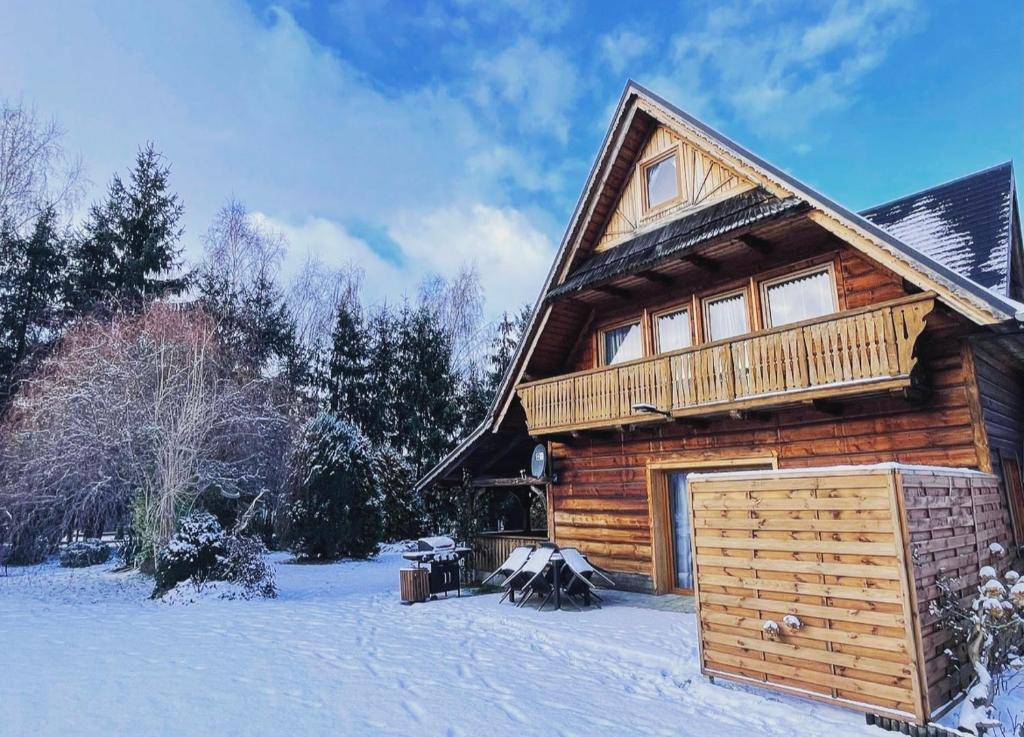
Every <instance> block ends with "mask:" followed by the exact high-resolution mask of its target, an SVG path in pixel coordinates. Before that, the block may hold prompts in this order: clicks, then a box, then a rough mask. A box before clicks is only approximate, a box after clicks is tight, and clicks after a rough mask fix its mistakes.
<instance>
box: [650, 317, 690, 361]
mask: <svg viewBox="0 0 1024 737" xmlns="http://www.w3.org/2000/svg"><path fill="white" fill-rule="evenodd" d="M689 347H690V313H689V312H688V311H687V310H680V311H679V312H673V313H671V314H668V315H660V316H659V317H658V350H659V351H660V352H662V353H667V352H669V351H677V350H679V349H680V348H689Z"/></svg>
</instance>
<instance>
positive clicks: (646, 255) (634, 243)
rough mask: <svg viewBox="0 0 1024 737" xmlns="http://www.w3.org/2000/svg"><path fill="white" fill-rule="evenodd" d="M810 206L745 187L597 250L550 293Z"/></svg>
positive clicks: (590, 282)
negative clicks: (695, 210)
mask: <svg viewBox="0 0 1024 737" xmlns="http://www.w3.org/2000/svg"><path fill="white" fill-rule="evenodd" d="M806 207H807V203H805V202H803V201H802V200H800V199H799V198H796V197H787V198H786V199H779V198H778V197H775V196H774V195H772V194H771V193H770V192H768V191H766V190H764V189H762V188H761V187H757V188H755V189H752V190H748V191H746V192H742V193H740V194H738V195H735V196H733V197H730V198H729V199H726V200H722V201H721V202H717V203H715V204H714V205H710V206H708V207H705V208H703V209H701V210H698V211H697V212H695V213H693V214H692V215H686V216H684V217H681V218H679V219H678V220H673V221H671V222H669V223H666V224H665V225H663V226H661V227H660V228H656V229H654V230H651V231H648V232H646V233H642V234H641V235H638V236H636V237H635V238H631V239H630V240H628V241H626V242H625V243H620V244H619V245H617V246H615V248H609V249H608V250H607V251H600V252H598V253H596V254H594V255H593V256H592V257H591V258H590V259H588V260H587V261H586V262H584V263H583V264H582V265H581V266H580V267H579V268H578V269H576V271H574V272H573V273H572V274H570V275H569V278H568V279H566V280H565V281H564V282H563V283H561V284H559V285H558V286H556V287H554V288H553V289H551V290H550V291H549V292H548V295H547V296H548V298H549V299H550V298H553V297H558V296H561V295H565V294H571V293H573V292H578V291H580V290H581V289H584V288H586V287H589V286H592V285H594V284H598V283H600V282H604V281H607V280H609V279H612V278H613V277H616V276H621V275H623V274H631V273H636V272H637V271H643V270H644V269H648V268H650V267H651V266H653V265H654V264H656V263H658V262H659V261H662V260H663V259H665V258H667V257H669V256H672V255H675V254H678V253H679V252H680V251H683V250H685V249H687V248H690V247H692V246H694V245H696V244H698V243H702V242H704V241H707V240H710V239H711V238H714V237H716V236H719V235H722V234H724V233H728V232H730V231H733V230H736V229H737V228H742V227H744V226H746V225H750V224H752V223H756V222H761V221H764V220H768V219H770V218H774V217H778V216H780V215H783V214H786V213H790V212H796V211H797V210H800V209H802V208H806Z"/></svg>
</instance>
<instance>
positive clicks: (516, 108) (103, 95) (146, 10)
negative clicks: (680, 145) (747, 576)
mask: <svg viewBox="0 0 1024 737" xmlns="http://www.w3.org/2000/svg"><path fill="white" fill-rule="evenodd" d="M640 5H642V9H641V10H627V9H626V8H627V7H628V6H627V5H626V4H624V3H621V2H596V1H594V2H569V3H564V4H558V3H553V2H542V1H538V0H489V1H487V2H469V1H468V0H443V1H442V0H435V1H434V2H425V3H413V2H409V1H408V0H401V1H398V0H338V1H337V2H323V3H318V2H312V1H310V2H303V1H301V0H291V1H289V2H283V3H280V2H279V3H271V2H263V0H251V1H250V2H245V1H244V0H223V1H221V2H216V3H215V2H203V1H200V0H195V1H193V2H189V1H187V0H185V1H182V2H173V3H155V2H154V3H144V2H119V1H116V0H111V1H108V2H102V3H101V2H97V3H92V4H90V3H87V2H84V1H79V0H68V2H56V1H52V2H32V1H29V2H19V1H18V0H14V2H11V1H10V0H8V2H7V3H5V4H4V8H3V11H2V21H3V22H2V24H0V96H2V97H6V98H13V99H22V100H25V101H26V102H29V103H31V104H33V105H35V107H36V108H37V110H38V111H39V112H40V113H42V114H44V115H47V116H49V115H53V116H55V117H56V118H57V119H58V120H59V121H60V122H61V123H62V124H63V126H64V127H65V128H66V130H67V144H68V145H69V147H70V148H72V149H73V150H74V151H77V152H80V153H81V155H82V157H83V160H84V163H85V165H86V169H87V173H88V175H89V177H90V179H91V180H92V182H93V188H92V190H91V191H90V194H89V198H90V199H91V198H95V197H98V196H100V194H101V192H102V188H103V187H104V186H105V185H106V183H107V181H108V180H109V178H110V175H111V173H112V172H113V171H114V170H122V169H124V168H125V167H126V166H128V165H129V164H130V163H131V160H132V158H133V156H134V152H135V150H136V148H137V146H138V145H140V144H142V143H144V142H145V141H149V140H152V141H153V142H154V143H155V144H156V145H157V147H158V148H159V149H160V150H162V151H163V152H164V153H165V154H166V155H167V157H168V158H169V160H170V161H171V163H172V164H173V167H174V169H173V180H172V181H173V183H174V185H175V186H176V188H177V189H178V191H179V192H180V194H181V195H182V197H183V199H184V201H185V204H186V207H187V222H186V226H187V232H186V236H185V237H186V245H187V247H188V249H189V252H190V254H193V255H196V254H198V252H199V250H200V247H201V246H200V243H201V235H202V233H203V232H204V231H205V229H206V227H207V225H208V223H209V222H210V220H211V218H212V216H213V213H214V212H215V211H216V210H217V209H218V208H219V207H220V206H222V205H223V204H224V202H225V201H226V200H227V199H228V198H229V197H230V196H235V197H238V198H239V199H241V200H243V201H244V202H245V203H246V204H247V205H248V206H249V208H250V209H251V210H253V211H254V212H256V213H259V216H260V217H262V218H264V219H265V220H266V221H267V222H268V223H269V224H270V225H272V226H273V227H275V228H278V229H279V230H281V231H282V232H283V233H284V234H285V235H286V236H287V237H288V238H289V240H290V242H291V245H292V256H291V257H290V260H289V262H288V268H290V269H294V268H295V267H296V265H297V263H298V262H299V261H300V260H301V258H302V257H303V256H304V255H305V254H306V253H307V252H312V253H314V254H316V255H318V256H319V257H320V258H322V259H324V260H325V261H327V262H328V263H331V264H339V265H340V264H343V263H346V262H349V261H355V262H358V263H360V264H361V265H362V266H363V267H364V268H365V270H366V290H367V292H368V296H369V297H370V298H371V299H383V298H385V297H397V296H400V295H401V294H402V293H403V292H408V291H411V290H413V289H414V288H415V285H416V283H417V282H418V281H419V279H421V278H422V277H423V276H424V275H426V274H428V273H440V274H442V275H450V274H452V273H454V271H455V270H456V269H457V268H458V267H459V266H460V265H461V264H462V263H464V262H467V261H473V262H474V263H476V265H477V267H478V269H479V271H480V273H481V277H482V279H483V283H484V288H485V291H486V293H487V294H488V297H489V301H490V303H489V310H488V311H489V312H490V313H491V314H494V312H496V311H497V310H499V309H503V308H507V307H513V306H515V305H517V304H520V303H522V302H524V301H532V300H533V299H534V297H535V296H536V292H537V289H538V287H539V285H540V282H541V280H542V279H543V276H544V274H545V273H546V271H547V268H548V265H549V263H550V259H551V257H552V255H553V252H554V248H555V246H556V244H557V242H558V240H559V239H560V237H561V232H562V229H563V228H564V226H565V223H566V222H567V220H568V217H569V215H570V213H571V209H572V206H573V205H574V203H575V201H576V197H577V195H578V193H579V191H580V188H581V187H582V185H583V180H584V177H585V176H586V173H587V171H588V170H589V167H590V164H591V160H592V158H593V156H594V154H595V152H596V150H597V147H598V145H599V144H600V141H601V137H602V136H603V133H604V129H605V127H606V126H607V124H608V118H609V115H610V114H611V110H612V107H613V105H614V103H615V102H616V101H617V99H618V97H619V94H620V92H621V90H622V87H623V85H624V84H625V81H626V79H627V78H629V77H632V78H634V79H636V80H637V81H639V82H641V83H643V84H645V85H647V86H649V87H650V88H651V89H653V90H654V91H655V92H658V93H659V94H661V95H662V96H664V97H666V98H668V99H669V100H671V101H673V102H675V103H676V104H678V105H679V106H680V107H683V108H684V109H686V110H688V111H689V112H691V113H693V114H694V115H697V116H698V117H701V118H703V119H705V120H706V121H707V122H709V123H711V124H712V125H714V126H715V127H717V128H719V129H720V130H721V131H723V132H724V133H726V134H728V135H729V136H731V137H733V138H735V139H736V140H738V141H740V142H741V143H743V144H744V145H746V146H747V147H748V148H750V149H752V150H754V151H755V152H757V153H758V154H760V155H761V156H763V157H764V158H766V159H768V160H769V161H772V162H773V163H775V164H776V165H778V166H780V167H782V168H784V169H786V170H788V171H790V172H791V173H792V174H794V175H796V176H797V177H798V178H800V179H802V180H803V181H805V182H807V183H808V184H810V185H811V186H814V187H816V188H818V189H820V190H821V191H823V192H824V193H825V194H827V195H829V196H831V197H834V198H835V199H837V200H839V201H840V202H843V203H844V204H846V205H847V206H849V207H852V208H858V209H859V208H863V207H867V206H869V205H873V204H876V203H879V202H882V201H885V200H888V199H892V198H893V197H897V196H899V195H902V194H906V193H909V192H912V191H915V190H918V189H921V188H924V187H927V186H930V185H932V184H936V183H939V182H941V181H945V180H947V179H950V178H954V177H957V176H960V175H962V174H966V173H968V172H971V171H974V170H977V169H981V168H984V167H987V166H990V165H992V164H995V163H997V162H1000V161H1005V160H1007V159H1010V158H1013V159H1015V160H1016V162H1017V163H1018V164H1019V163H1020V156H1021V152H1022V133H1021V121H1022V115H1021V112H1022V92H1021V88H1022V31H1021V28H1022V27H1024V18H1022V17H1021V4H1020V3H1019V2H1016V1H1015V0H995V1H994V2H986V3H974V4H970V6H968V5H966V4H964V3H962V2H954V1H953V0H930V1H929V2H924V1H923V0H916V1H915V0H860V1H853V0H851V1H850V2H822V3H808V2H784V1H778V2H767V1H761V2H758V1H753V2H745V3H735V4H729V3H704V2H688V3H664V4H658V3H643V4H640ZM968 7H969V8H970V9H969V10H968Z"/></svg>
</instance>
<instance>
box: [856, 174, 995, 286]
mask: <svg viewBox="0 0 1024 737" xmlns="http://www.w3.org/2000/svg"><path fill="white" fill-rule="evenodd" d="M1012 203H1013V172H1012V168H1011V164H1010V162H1006V163H1005V164H999V165H998V166H994V167H992V168H991V169H985V170H984V171H980V172H976V173H974V174H969V175H967V176H965V177H962V178H960V179H955V180H953V181H952V182H946V183H945V184H940V185H938V186H936V187H932V188H930V189H926V190H924V191H922V192H917V193H915V194H912V195H908V196H906V197H902V198H900V199H898V200H893V201H892V202H887V203H885V204H882V205H877V206H875V207H872V208H870V209H868V210H864V211H863V212H861V213H860V214H861V215H862V216H863V217H865V218H867V219H868V220H870V221H871V222H872V223H874V224H875V225H877V226H879V227H880V228H882V229H884V230H886V231H887V232H889V233H890V234H891V235H893V236H895V237H896V238H899V239H900V240H901V241H903V242H904V243H906V244H907V245H909V246H911V247H913V248H915V249H917V250H918V251H921V252H922V253H923V254H925V255H926V256H929V257H931V258H933V259H935V260H936V261H938V262H940V263H942V264H944V265H945V266H948V267H949V268H951V269H953V270H954V271H956V272H957V273H959V274H960V275H962V276H965V277H967V278H968V279H971V280H972V281H974V282H977V283H978V284H981V285H982V286H983V287H986V288H988V289H990V290H991V291H993V292H995V293H996V294H998V295H1000V296H1002V297H1005V296H1008V295H1009V278H1010V244H1011V233H1012V230H1011V227H1012V226H1011V218H1012Z"/></svg>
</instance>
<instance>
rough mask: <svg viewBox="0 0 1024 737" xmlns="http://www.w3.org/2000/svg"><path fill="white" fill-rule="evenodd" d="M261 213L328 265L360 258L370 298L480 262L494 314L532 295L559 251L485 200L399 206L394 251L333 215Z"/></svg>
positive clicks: (411, 289) (295, 266) (296, 257)
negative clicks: (384, 252) (382, 250)
mask: <svg viewBox="0 0 1024 737" xmlns="http://www.w3.org/2000/svg"><path fill="white" fill-rule="evenodd" d="M257 217H258V218H259V220H260V221H261V222H262V223H263V224H265V225H266V226H268V227H269V228H272V229H274V230H276V231H277V232H280V233H282V234H283V235H284V236H285V237H286V238H287V239H288V241H289V242H290V243H293V244H303V245H304V246H305V247H306V248H308V249H309V250H310V251H312V252H313V253H315V254H316V255H317V256H318V257H319V258H320V259H321V261H322V262H323V263H324V264H325V265H326V266H332V267H342V266H346V265H348V264H350V263H356V264H359V266H360V267H361V268H362V270H363V272H364V273H365V281H364V294H365V297H366V299H367V301H368V302H370V303H381V302H383V301H386V300H390V301H394V300H396V299H401V298H402V297H404V296H414V295H415V294H416V290H417V287H418V286H419V284H420V282H421V281H422V280H423V278H424V277H425V276H427V275H430V274H437V275H440V276H443V277H446V278H451V277H453V276H455V275H456V273H458V271H459V270H460V268H461V267H462V266H463V265H465V264H475V265H476V267H477V269H478V270H479V273H480V278H481V285H482V287H483V290H484V294H485V295H487V313H488V314H489V315H490V316H492V317H493V316H494V315H497V314H499V313H500V312H501V311H503V310H515V309H518V307H519V306H520V305H522V304H523V303H524V302H527V301H530V302H532V301H533V299H534V298H535V297H536V295H537V293H538V290H539V289H540V287H541V284H542V282H543V280H544V276H545V275H546V274H547V270H548V267H549V266H550V263H551V259H552V258H553V256H554V250H553V245H552V244H551V241H550V240H549V239H548V237H547V236H546V235H545V234H544V233H542V232H540V231H539V230H538V229H537V228H535V227H534V226H533V225H532V224H531V222H530V221H529V220H528V219H527V218H526V217H525V216H524V215H523V214H522V213H520V212H518V211H516V210H513V209H511V208H499V207H493V206H490V205H485V204H481V203H471V204H466V205H450V206H444V207H440V208H436V209H429V210H408V211H403V212H401V213H397V214H396V216H395V218H394V221H393V222H392V223H391V224H390V225H389V226H388V229H387V234H388V237H389V238H391V240H392V241H393V242H394V245H395V246H396V247H397V249H398V253H396V254H394V256H393V257H391V258H384V257H382V256H381V255H380V254H379V253H377V252H376V251H374V250H373V249H372V248H371V247H370V246H369V244H367V243H366V241H364V240H362V239H360V238H357V237H355V236H353V235H352V234H351V233H350V232H349V231H348V230H347V229H346V228H345V227H344V226H342V225H341V224H339V223H337V222H334V221H331V220H328V219H326V218H318V217H313V218H305V219H302V220H298V221H288V220H284V219H281V218H276V217H272V216H268V215H266V214H265V213H260V214H257ZM305 255H306V254H305V251H301V250H297V249H293V250H292V251H290V252H289V254H288V256H287V257H286V260H285V263H284V266H283V276H284V277H285V278H288V277H291V276H294V275H295V274H296V273H297V272H298V270H299V268H301V265H302V261H303V259H304V258H305Z"/></svg>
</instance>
